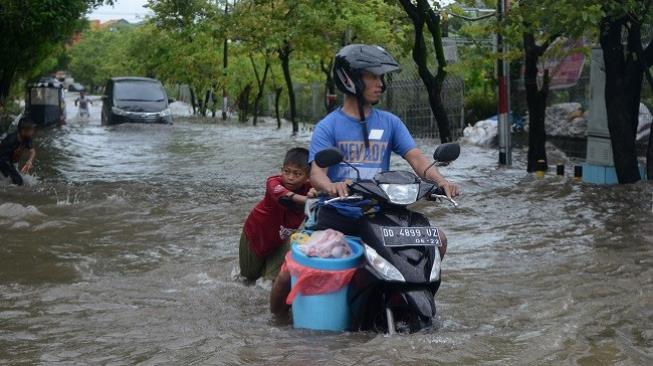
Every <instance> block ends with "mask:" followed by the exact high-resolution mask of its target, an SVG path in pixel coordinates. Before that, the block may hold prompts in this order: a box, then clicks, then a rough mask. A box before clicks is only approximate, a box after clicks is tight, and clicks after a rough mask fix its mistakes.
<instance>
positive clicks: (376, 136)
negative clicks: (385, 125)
mask: <svg viewBox="0 0 653 366" xmlns="http://www.w3.org/2000/svg"><path fill="white" fill-rule="evenodd" d="M381 137H383V130H371V131H370V140H380V139H381Z"/></svg>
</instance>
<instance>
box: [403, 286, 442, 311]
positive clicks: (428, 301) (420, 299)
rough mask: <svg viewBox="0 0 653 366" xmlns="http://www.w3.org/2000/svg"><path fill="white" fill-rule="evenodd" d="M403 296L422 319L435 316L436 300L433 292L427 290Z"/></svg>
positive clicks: (406, 293)
mask: <svg viewBox="0 0 653 366" xmlns="http://www.w3.org/2000/svg"><path fill="white" fill-rule="evenodd" d="M403 295H404V298H405V299H406V303H407V304H408V305H409V307H411V308H413V309H414V310H415V311H416V312H417V314H418V315H420V316H421V317H422V318H433V317H434V316H435V312H436V309H435V299H434V295H433V293H432V292H431V291H429V290H427V289H424V290H415V291H407V292H404V294H403Z"/></svg>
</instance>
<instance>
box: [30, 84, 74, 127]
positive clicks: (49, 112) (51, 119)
mask: <svg viewBox="0 0 653 366" xmlns="http://www.w3.org/2000/svg"><path fill="white" fill-rule="evenodd" d="M25 115H27V116H29V117H30V118H31V119H32V120H33V121H34V123H36V125H37V126H51V125H56V124H58V125H62V124H65V123H66V103H65V101H64V89H63V85H62V84H61V83H60V82H58V81H57V80H55V79H53V78H43V79H41V80H40V81H39V82H38V83H34V84H29V85H28V86H27V91H26V95H25Z"/></svg>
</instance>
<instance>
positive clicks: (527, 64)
mask: <svg viewBox="0 0 653 366" xmlns="http://www.w3.org/2000/svg"><path fill="white" fill-rule="evenodd" d="M523 39H524V83H525V86H526V103H527V104H528V164H527V168H526V170H527V171H528V172H529V173H532V172H534V171H536V170H541V169H544V170H547V169H548V161H547V158H546V130H545V126H544V119H545V115H546V101H547V97H548V94H549V80H548V79H549V77H548V72H547V71H548V70H547V71H545V78H544V79H545V80H544V82H543V83H542V89H540V88H538V86H537V72H538V69H537V63H538V61H539V59H540V57H541V56H542V55H543V54H544V51H545V49H544V48H543V47H540V46H538V45H537V44H536V43H535V36H534V35H533V34H532V33H524V35H523ZM547 47H548V46H547ZM538 161H544V164H543V165H542V166H541V167H538V163H537V162H538ZM538 168H539V169H538Z"/></svg>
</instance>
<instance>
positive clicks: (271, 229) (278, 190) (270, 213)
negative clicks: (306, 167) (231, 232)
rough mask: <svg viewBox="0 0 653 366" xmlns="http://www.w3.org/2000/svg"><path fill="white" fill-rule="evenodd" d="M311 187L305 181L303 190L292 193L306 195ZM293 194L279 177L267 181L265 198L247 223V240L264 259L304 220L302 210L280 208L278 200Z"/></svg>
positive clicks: (299, 208) (298, 208)
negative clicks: (290, 193)
mask: <svg viewBox="0 0 653 366" xmlns="http://www.w3.org/2000/svg"><path fill="white" fill-rule="evenodd" d="M310 188H311V186H310V184H309V183H308V182H306V184H304V185H303V186H302V187H301V188H300V189H298V190H296V191H293V192H294V193H296V194H299V195H302V196H306V194H307V193H308V191H309V189H310ZM289 192H290V190H288V189H287V188H286V187H284V186H283V181H282V180H281V176H280V175H274V176H272V177H269V178H268V181H267V184H266V188H265V197H264V198H263V200H262V201H261V202H259V203H258V205H256V207H254V209H253V210H252V212H251V213H250V214H249V216H248V217H247V220H246V221H245V229H244V230H245V237H247V241H249V245H250V248H251V249H252V250H253V251H254V253H256V255H257V256H259V257H261V258H263V257H266V256H268V255H270V254H271V253H272V252H273V251H274V250H275V249H277V248H279V247H280V246H281V244H283V241H284V240H286V239H287V238H288V237H289V236H290V234H291V233H292V231H293V230H295V229H297V228H298V227H299V226H300V225H301V223H302V221H303V220H304V210H303V208H301V207H299V206H297V208H294V209H293V208H289V207H286V206H283V205H281V203H280V202H279V199H280V198H281V197H284V196H285V195H287V194H288V193H289Z"/></svg>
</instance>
